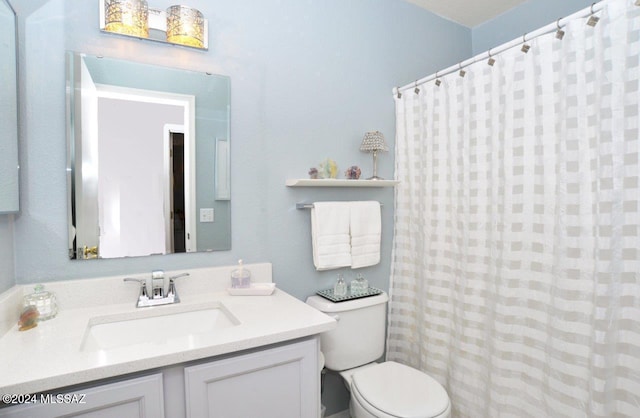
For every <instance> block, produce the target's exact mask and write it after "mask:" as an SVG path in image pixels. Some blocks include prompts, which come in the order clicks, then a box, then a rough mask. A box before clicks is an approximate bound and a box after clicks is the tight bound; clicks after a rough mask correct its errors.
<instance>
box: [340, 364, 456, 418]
mask: <svg viewBox="0 0 640 418" xmlns="http://www.w3.org/2000/svg"><path fill="white" fill-rule="evenodd" d="M351 396H353V397H355V398H356V400H357V402H358V403H359V404H360V405H361V406H362V407H363V408H364V409H365V410H366V411H368V412H369V413H370V414H371V415H373V416H376V417H379V418H435V417H439V416H442V415H443V414H444V413H446V412H447V411H448V410H449V408H450V406H449V396H448V395H447V392H446V391H445V390H444V388H443V387H442V385H440V383H438V382H437V381H436V380H435V379H433V378H432V377H431V376H428V375H426V374H424V373H422V372H420V371H418V370H416V369H413V368H411V367H408V366H405V365H403V364H400V363H396V362H393V361H388V362H385V363H381V364H378V365H376V366H374V367H369V368H366V369H364V370H361V371H358V372H356V373H354V374H353V376H352V380H351Z"/></svg>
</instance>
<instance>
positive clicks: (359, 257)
mask: <svg viewBox="0 0 640 418" xmlns="http://www.w3.org/2000/svg"><path fill="white" fill-rule="evenodd" d="M350 225H351V268H352V269H357V268H361V267H367V266H374V265H376V264H378V263H379V262H380V237H381V235H382V220H381V217H380V202H376V201H367V202H351V220H350Z"/></svg>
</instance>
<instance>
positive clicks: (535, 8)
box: [472, 0, 596, 55]
mask: <svg viewBox="0 0 640 418" xmlns="http://www.w3.org/2000/svg"><path fill="white" fill-rule="evenodd" d="M595 1H596V0H562V1H559V0H529V1H527V2H526V3H523V4H521V5H519V6H517V7H515V8H513V9H511V10H509V11H507V12H506V13H503V14H502V15H500V16H498V17H496V18H495V19H492V20H490V21H488V22H486V23H483V24H482V25H478V26H476V27H475V28H473V30H472V37H473V55H477V54H480V53H482V52H485V51H487V50H489V48H493V47H496V46H498V45H501V44H503V43H505V42H509V41H511V40H513V39H515V38H517V37H522V35H524V34H525V33H528V32H533V31H534V30H536V29H538V28H541V27H543V26H545V25H547V24H549V23H552V22H555V21H557V20H558V19H560V18H562V17H566V16H569V15H571V14H573V13H575V12H577V11H578V10H581V9H584V8H585V7H589V6H591V4H593V3H594V2H595Z"/></svg>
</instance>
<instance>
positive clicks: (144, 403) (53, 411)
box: [0, 373, 164, 418]
mask: <svg viewBox="0 0 640 418" xmlns="http://www.w3.org/2000/svg"><path fill="white" fill-rule="evenodd" d="M52 393H55V392H52ZM64 395H65V394H62V395H60V396H59V397H57V396H56V395H36V397H37V398H38V399H41V400H42V401H43V402H46V403H34V404H27V405H21V406H14V407H9V408H5V409H0V417H2V418H57V417H65V418H71V417H73V418H113V417H118V418H163V417H164V401H163V395H162V374H161V373H158V374H154V375H151V376H144V377H139V378H135V379H130V380H125V381H121V382H114V383H109V384H106V385H102V386H96V387H93V388H90V389H86V390H82V389H78V390H77V391H74V392H70V393H68V394H66V395H67V396H66V397H65V396H64ZM40 396H43V397H44V398H40ZM65 400H66V401H67V402H65ZM71 401H73V402H71Z"/></svg>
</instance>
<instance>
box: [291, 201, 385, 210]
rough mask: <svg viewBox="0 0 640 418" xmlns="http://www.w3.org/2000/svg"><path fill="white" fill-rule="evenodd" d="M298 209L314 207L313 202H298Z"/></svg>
mask: <svg viewBox="0 0 640 418" xmlns="http://www.w3.org/2000/svg"><path fill="white" fill-rule="evenodd" d="M382 206H384V205H383V204H382V203H380V207H382ZM296 209H298V210H301V209H313V203H296Z"/></svg>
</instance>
